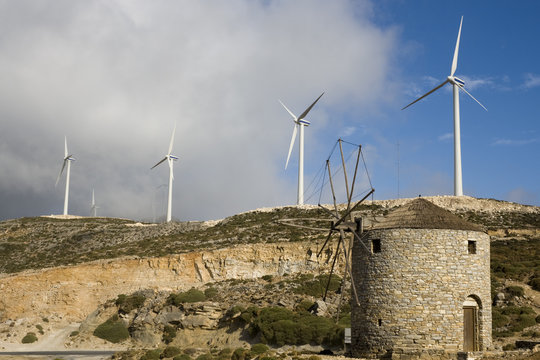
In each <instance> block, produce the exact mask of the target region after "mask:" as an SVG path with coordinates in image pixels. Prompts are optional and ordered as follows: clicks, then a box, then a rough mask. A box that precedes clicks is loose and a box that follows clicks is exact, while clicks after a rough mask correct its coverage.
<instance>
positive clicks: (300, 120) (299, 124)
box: [279, 92, 324, 205]
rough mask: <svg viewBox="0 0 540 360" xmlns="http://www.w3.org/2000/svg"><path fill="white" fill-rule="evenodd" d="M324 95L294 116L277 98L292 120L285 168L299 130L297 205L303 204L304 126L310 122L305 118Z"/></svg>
mask: <svg viewBox="0 0 540 360" xmlns="http://www.w3.org/2000/svg"><path fill="white" fill-rule="evenodd" d="M323 95H324V92H323V93H322V94H321V95H319V97H318V98H317V99H316V100H315V101H314V102H313V104H311V105H310V106H309V107H308V108H307V109H306V110H305V111H304V112H303V113H302V115H300V116H298V117H296V115H294V114H293V112H292V111H291V110H289V109H288V108H287V107H286V106H285V104H283V103H282V102H281V100H279V102H280V104H281V105H282V106H283V107H284V108H285V110H287V112H288V113H289V114H291V116H292V118H293V122H294V128H293V134H292V138H291V144H290V145H289V154H288V155H287V162H286V163H285V170H286V169H287V165H289V158H290V157H291V152H292V148H293V146H294V140H295V139H296V133H297V132H299V133H300V134H299V138H300V139H299V140H298V150H299V151H298V197H297V199H296V204H297V205H303V204H304V127H305V126H309V124H310V122H309V121H307V120H306V119H305V117H306V116H307V114H308V113H309V111H310V110H311V108H313V106H315V104H316V103H317V101H319V99H320V98H321V96H323ZM298 128H300V131H298Z"/></svg>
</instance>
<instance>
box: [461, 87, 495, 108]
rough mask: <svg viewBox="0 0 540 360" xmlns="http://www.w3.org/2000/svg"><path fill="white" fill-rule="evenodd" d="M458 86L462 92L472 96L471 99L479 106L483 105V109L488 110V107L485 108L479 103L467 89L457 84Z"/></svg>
mask: <svg viewBox="0 0 540 360" xmlns="http://www.w3.org/2000/svg"><path fill="white" fill-rule="evenodd" d="M458 88H459V89H460V90H463V92H464V93H465V94H467V95H469V96H470V97H472V99H473V100H474V101H476V102H477V103H478V105H480V106H481V107H483V108H484V110H486V111H488V109H486V107H485V106H484V105H482V103H481V102H480V101H478V100H476V98H475V97H474V96H472V95H471V93H469V92H468V91H467V90H465V88H464V87H461V86H458Z"/></svg>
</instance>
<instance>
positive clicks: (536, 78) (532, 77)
mask: <svg viewBox="0 0 540 360" xmlns="http://www.w3.org/2000/svg"><path fill="white" fill-rule="evenodd" d="M537 86H540V75H536V74H531V73H528V74H525V82H524V83H523V87H524V88H526V89H530V88H533V87H537Z"/></svg>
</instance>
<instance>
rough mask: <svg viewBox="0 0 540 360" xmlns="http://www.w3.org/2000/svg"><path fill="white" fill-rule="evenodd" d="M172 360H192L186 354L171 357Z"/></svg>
mask: <svg viewBox="0 0 540 360" xmlns="http://www.w3.org/2000/svg"><path fill="white" fill-rule="evenodd" d="M173 360H193V359H192V357H191V356H189V355H188V354H181V355H177V356H175V357H173Z"/></svg>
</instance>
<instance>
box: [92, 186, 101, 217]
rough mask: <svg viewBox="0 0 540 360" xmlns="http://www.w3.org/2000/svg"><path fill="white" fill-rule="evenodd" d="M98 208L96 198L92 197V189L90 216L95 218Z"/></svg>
mask: <svg viewBox="0 0 540 360" xmlns="http://www.w3.org/2000/svg"><path fill="white" fill-rule="evenodd" d="M98 208H99V206H97V205H96V198H95V197H94V189H92V205H91V206H90V216H92V217H97V209H98Z"/></svg>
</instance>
